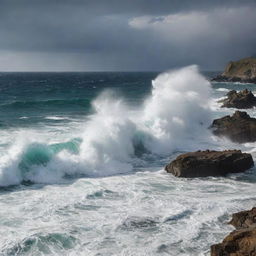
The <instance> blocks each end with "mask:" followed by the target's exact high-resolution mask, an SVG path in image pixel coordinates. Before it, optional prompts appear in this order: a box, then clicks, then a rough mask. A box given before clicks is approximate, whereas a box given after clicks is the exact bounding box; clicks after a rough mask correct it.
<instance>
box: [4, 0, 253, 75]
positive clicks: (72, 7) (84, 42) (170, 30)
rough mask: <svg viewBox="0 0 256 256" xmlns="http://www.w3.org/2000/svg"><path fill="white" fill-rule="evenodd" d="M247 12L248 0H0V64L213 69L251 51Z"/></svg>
mask: <svg viewBox="0 0 256 256" xmlns="http://www.w3.org/2000/svg"><path fill="white" fill-rule="evenodd" d="M255 13H256V3H255V0H254V1H249V0H248V1H247V0H244V1H235V0H229V1H225V3H223V1H220V0H215V1H210V0H209V1H207V0H198V1H192V0H184V1H178V0H160V1H157V0H134V1H122V0H108V1H103V0H102V1H100V0H91V1H88V0H84V1H82V0H77V1H76V0H73V1H71V0H70V1H67V0H62V1H57V0H51V1H50V0H41V1H39V0H33V1H32V0H30V1H29V0H19V1H18V0H16V1H15V0H8V1H5V0H0V70H44V71H46V70H85V71H86V70H163V69H168V68H172V67H175V66H183V65H188V64H192V63H195V64H199V65H201V66H202V68H203V69H221V68H222V66H223V65H224V64H225V63H226V62H227V61H228V60H229V59H236V58H240V57H244V56H248V55H252V54H255V52H256V50H255V45H256V33H255V32H256V27H255V22H256V14H255Z"/></svg>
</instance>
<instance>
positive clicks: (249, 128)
mask: <svg viewBox="0 0 256 256" xmlns="http://www.w3.org/2000/svg"><path fill="white" fill-rule="evenodd" d="M210 128H211V129H212V131H213V134H215V135H217V136H225V137H227V138H229V139H230V140H232V141H233V142H238V143H246V142H254V141H256V118H252V117H250V116H249V115H248V114H247V113H246V112H241V111H236V112H235V113H234V114H233V115H232V116H229V115H228V116H224V117H222V118H218V119H215V120H214V121H213V123H212V125H211V126H210Z"/></svg>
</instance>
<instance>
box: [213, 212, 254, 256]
mask: <svg viewBox="0 0 256 256" xmlns="http://www.w3.org/2000/svg"><path fill="white" fill-rule="evenodd" d="M255 219H256V208H253V209H252V210H250V211H243V212H238V213H235V214H233V218H232V220H231V221H230V224H232V225H234V226H235V227H236V228H237V230H235V231H233V232H231V233H230V234H229V235H228V236H227V237H226V238H225V239H224V240H223V242H222V243H219V244H215V245H212V246H211V256H247V255H248V256H249V255H250V256H256V226H255V223H256V220H255Z"/></svg>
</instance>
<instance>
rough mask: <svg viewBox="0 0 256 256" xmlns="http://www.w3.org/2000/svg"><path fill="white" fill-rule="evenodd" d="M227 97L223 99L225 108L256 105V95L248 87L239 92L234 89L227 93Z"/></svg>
mask: <svg viewBox="0 0 256 256" xmlns="http://www.w3.org/2000/svg"><path fill="white" fill-rule="evenodd" d="M226 96H227V98H226V99H224V100H223V101H222V103H223V105H222V106H221V107H225V108H239V109H241V108H242V109H243V108H252V107H254V106H256V97H255V96H254V95H253V93H252V92H251V91H248V90H247V89H245V90H243V91H241V92H237V91H235V90H232V91H230V92H228V93H227V95H226Z"/></svg>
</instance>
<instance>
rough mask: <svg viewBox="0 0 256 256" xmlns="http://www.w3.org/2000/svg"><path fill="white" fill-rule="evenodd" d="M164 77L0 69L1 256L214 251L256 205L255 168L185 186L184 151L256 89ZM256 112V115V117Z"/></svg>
mask: <svg viewBox="0 0 256 256" xmlns="http://www.w3.org/2000/svg"><path fill="white" fill-rule="evenodd" d="M213 75H214V73H213V72H205V73H203V74H202V73H200V72H199V71H198V69H197V67H196V66H190V67H186V68H183V69H178V70H174V71H170V72H165V73H162V74H160V73H156V72H128V73H120V72H119V73H118V72H112V73H107V72H103V73H0V138H1V140H0V225H1V228H0V255H10V256H14V255H33V256H36V255H86V256H96V255H97V256H100V255H102V256H103V255H104V256H109V255H136V256H137V255H138V256H142V255H145V256H149V255H173V256H177V255H184V256H185V255H186V256H188V255H189V256H192V255H194V256H199V255H209V249H210V245H212V244H214V243H218V242H220V241H221V240H222V239H223V238H224V237H225V236H226V235H227V233H228V232H229V231H230V230H232V227H230V226H228V225H225V223H226V222H227V221H228V219H229V218H230V213H233V212H236V211H239V210H242V209H249V208H250V207H252V206H254V205H255V199H256V186H255V183H256V173H255V169H252V170H250V171H248V172H246V173H244V174H236V175H231V176H228V177H215V178H214V177H209V178H196V179H184V178H176V177H174V176H172V175H171V174H167V173H165V171H164V170H163V168H164V166H165V164H167V163H168V162H170V161H171V160H173V159H174V158H175V157H176V156H177V155H178V154H180V153H182V152H186V151H192V150H199V149H201V150H203V149H234V148H235V149H242V150H243V151H247V152H250V153H251V154H252V155H253V157H254V158H255V157H256V144H255V143H247V144H235V143H232V142H230V141H228V140H224V139H220V138H216V137H215V136H213V135H212V134H211V132H210V131H209V129H208V127H209V126H210V124H211V122H212V120H213V119H214V118H216V117H221V116H224V115H226V114H231V113H233V112H234V111H235V110H234V109H224V108H220V104H219V103H218V100H219V99H221V98H222V97H224V96H225V94H226V93H227V92H228V91H229V90H231V89H235V90H241V89H243V88H248V89H250V90H252V91H254V92H256V85H254V84H241V83H216V82H214V83H210V82H209V80H208V78H210V77H212V76H213ZM248 113H249V114H250V115H251V116H256V114H255V111H254V110H249V111H248Z"/></svg>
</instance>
